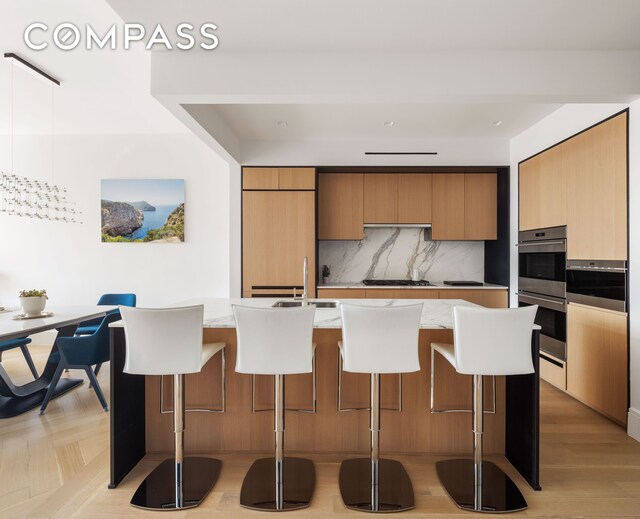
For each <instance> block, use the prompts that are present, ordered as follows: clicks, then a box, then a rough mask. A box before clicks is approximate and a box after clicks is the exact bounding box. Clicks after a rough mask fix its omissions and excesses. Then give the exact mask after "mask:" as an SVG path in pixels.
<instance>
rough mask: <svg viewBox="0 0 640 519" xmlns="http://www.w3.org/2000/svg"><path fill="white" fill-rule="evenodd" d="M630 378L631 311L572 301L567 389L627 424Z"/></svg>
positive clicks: (568, 319) (568, 340)
mask: <svg viewBox="0 0 640 519" xmlns="http://www.w3.org/2000/svg"><path fill="white" fill-rule="evenodd" d="M627 378H628V357H627V314H625V313H621V312H613V311H610V310H603V309H599V308H593V307H588V306H583V305H578V304H574V303H570V304H569V305H568V309H567V391H568V392H569V393H570V394H572V395H573V396H575V397H576V398H578V399H579V400H581V401H582V402H584V403H585V404H587V405H589V406H591V407H593V408H594V409H596V410H598V411H600V412H602V413H604V414H606V415H607V416H609V417H611V418H613V419H614V420H616V421H618V422H620V423H622V424H624V423H626V422H627V411H628V401H627Z"/></svg>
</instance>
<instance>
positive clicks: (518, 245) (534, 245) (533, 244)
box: [516, 240, 565, 247]
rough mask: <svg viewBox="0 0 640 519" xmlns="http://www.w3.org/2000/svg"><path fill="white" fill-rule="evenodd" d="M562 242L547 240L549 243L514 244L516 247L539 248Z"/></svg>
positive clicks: (542, 241) (562, 241)
mask: <svg viewBox="0 0 640 519" xmlns="http://www.w3.org/2000/svg"><path fill="white" fill-rule="evenodd" d="M564 243H565V241H564V240H549V241H544V240H540V241H534V242H520V243H516V247H539V246H541V245H555V244H564Z"/></svg>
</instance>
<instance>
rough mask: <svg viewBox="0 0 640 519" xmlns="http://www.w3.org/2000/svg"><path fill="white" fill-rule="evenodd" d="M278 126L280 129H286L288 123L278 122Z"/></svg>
mask: <svg viewBox="0 0 640 519" xmlns="http://www.w3.org/2000/svg"><path fill="white" fill-rule="evenodd" d="M278 126H280V127H281V128H286V127H287V126H289V123H288V122H287V121H278Z"/></svg>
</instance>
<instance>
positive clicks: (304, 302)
mask: <svg viewBox="0 0 640 519" xmlns="http://www.w3.org/2000/svg"><path fill="white" fill-rule="evenodd" d="M302 275H303V276H304V277H303V283H302V286H303V288H302V306H306V305H307V279H308V278H309V260H308V259H307V257H306V256H305V257H304V260H303V262H302Z"/></svg>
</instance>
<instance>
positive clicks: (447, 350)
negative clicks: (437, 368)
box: [431, 342, 456, 368]
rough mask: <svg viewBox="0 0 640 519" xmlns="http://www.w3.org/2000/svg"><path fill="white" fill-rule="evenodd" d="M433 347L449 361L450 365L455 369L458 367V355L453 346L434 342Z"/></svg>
mask: <svg viewBox="0 0 640 519" xmlns="http://www.w3.org/2000/svg"><path fill="white" fill-rule="evenodd" d="M431 347H432V348H433V349H434V350H435V351H437V352H438V353H439V354H440V355H442V356H443V357H444V358H445V359H446V360H447V361H449V364H451V365H452V366H453V367H454V368H455V367H456V354H455V351H454V349H453V344H444V343H441V342H432V343H431Z"/></svg>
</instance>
